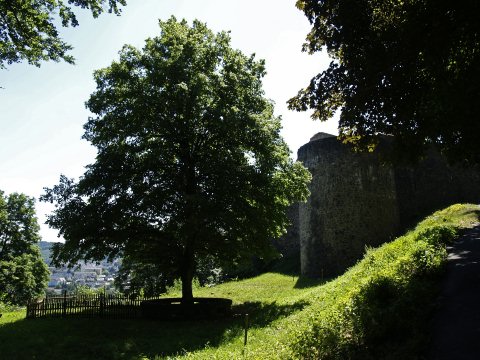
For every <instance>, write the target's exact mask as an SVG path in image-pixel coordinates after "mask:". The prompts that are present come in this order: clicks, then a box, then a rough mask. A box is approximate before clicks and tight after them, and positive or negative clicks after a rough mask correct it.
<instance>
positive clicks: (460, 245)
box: [427, 225, 480, 360]
mask: <svg viewBox="0 0 480 360" xmlns="http://www.w3.org/2000/svg"><path fill="white" fill-rule="evenodd" d="M439 306H440V307H439V309H438V313H437V314H436V315H435V318H434V319H433V330H432V343H431V348H430V352H429V354H428V357H427V358H428V359H429V360H447V359H448V360H477V359H480V225H477V226H476V227H475V228H473V229H471V230H469V231H468V232H467V233H466V234H465V235H463V236H462V237H461V238H460V239H459V240H458V241H457V242H456V243H455V244H454V245H453V246H452V247H450V248H449V256H448V264H447V274H446V277H445V280H444V283H443V290H442V293H441V297H440V299H439Z"/></svg>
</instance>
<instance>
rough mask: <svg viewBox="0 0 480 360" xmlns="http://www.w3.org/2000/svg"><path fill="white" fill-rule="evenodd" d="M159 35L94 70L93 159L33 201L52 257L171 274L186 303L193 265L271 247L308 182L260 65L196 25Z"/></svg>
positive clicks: (171, 23)
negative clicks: (54, 238) (121, 261)
mask: <svg viewBox="0 0 480 360" xmlns="http://www.w3.org/2000/svg"><path fill="white" fill-rule="evenodd" d="M160 27H161V35H160V36H159V37H155V38H151V39H147V40H146V44H145V47H144V48H143V50H138V49H136V48H134V47H132V46H128V45H126V46H124V48H123V49H122V50H121V52H120V59H119V60H118V61H114V62H113V63H112V64H111V65H110V66H109V67H107V68H104V69H101V70H98V71H96V72H95V80H96V82H97V89H96V91H95V92H94V93H93V94H92V95H91V97H90V99H89V100H88V102H87V107H88V109H90V111H91V112H93V113H94V114H96V117H93V118H90V119H89V121H88V122H87V123H86V124H85V126H84V128H85V134H84V138H85V139H87V140H88V141H90V142H91V143H92V144H93V145H94V146H95V147H96V148H97V150H98V154H97V157H96V161H95V163H94V164H92V165H89V166H88V167H87V171H86V173H85V174H84V175H83V177H82V178H81V179H80V180H79V182H78V183H76V182H74V181H73V180H70V179H68V178H66V177H65V176H62V177H61V178H60V183H59V184H58V185H56V186H54V187H53V188H51V189H46V193H45V195H44V196H43V197H42V200H44V201H50V202H52V203H55V204H56V207H57V208H56V210H55V211H54V212H53V213H52V214H51V215H50V217H49V218H48V221H47V223H48V224H49V225H50V226H51V227H53V228H55V229H58V230H59V234H60V235H62V236H63V237H64V238H65V240H66V242H65V245H64V246H57V248H56V249H55V251H54V260H56V261H57V262H75V261H77V260H79V259H83V258H87V259H102V258H103V257H104V256H106V255H107V256H115V255H117V254H120V255H123V256H124V257H125V258H127V259H128V264H129V266H132V265H133V266H134V264H144V265H148V266H150V267H151V268H156V269H162V276H163V277H167V278H170V279H174V278H178V277H180V278H181V280H182V283H183V288H184V293H183V296H184V298H185V299H189V298H191V296H192V294H191V281H192V277H193V275H194V273H195V269H196V265H197V264H198V261H199V259H205V258H207V257H213V258H214V259H215V261H216V262H218V263H222V262H223V263H227V264H231V263H234V262H236V261H239V260H240V259H241V258H244V257H250V256H252V255H257V256H267V255H268V254H269V253H271V252H272V251H273V249H272V246H271V244H270V240H271V239H272V238H273V237H278V236H279V235H281V234H282V233H283V232H284V230H285V227H286V226H287V224H288V219H287V217H286V215H285V210H286V208H287V206H288V205H289V204H291V203H292V202H293V201H297V200H303V199H305V198H306V196H307V195H308V190H307V183H308V181H309V179H310V174H309V173H308V171H307V170H306V169H305V168H304V167H303V166H302V165H301V164H300V163H294V162H293V161H292V160H291V159H290V156H289V153H290V152H289V149H288V147H287V145H286V143H285V142H284V140H283V139H282V138H281V137H280V129H281V124H280V118H277V117H275V116H274V115H273V105H272V103H271V102H270V101H269V100H267V99H266V98H265V97H264V92H263V90H262V83H261V79H262V77H263V76H264V75H265V66H264V62H263V61H257V60H255V58H254V56H253V55H252V56H250V57H247V56H245V55H243V54H242V53H241V52H240V51H238V50H234V49H232V48H231V47H230V37H229V35H228V33H226V32H220V33H218V34H214V33H213V32H212V31H211V30H209V29H208V28H207V27H206V25H205V24H203V23H201V22H199V21H194V22H193V25H192V26H191V27H190V26H189V25H188V24H187V22H186V21H181V22H178V21H177V20H176V19H175V18H173V17H172V18H170V19H169V20H168V21H165V22H163V21H160ZM148 266H147V267H144V268H148ZM142 271H143V270H142V269H139V273H141V272H142ZM189 287H190V288H189Z"/></svg>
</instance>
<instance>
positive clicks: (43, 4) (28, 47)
mask: <svg viewBox="0 0 480 360" xmlns="http://www.w3.org/2000/svg"><path fill="white" fill-rule="evenodd" d="M119 5H126V0H68V1H66V2H65V1H61V0H35V1H34V0H0V68H5V65H6V64H12V63H17V62H20V61H23V60H26V61H27V62H28V63H29V64H32V65H36V66H40V62H41V61H42V60H43V61H48V60H53V61H60V60H64V61H66V62H68V63H73V61H74V59H73V57H72V56H71V55H69V54H68V51H69V50H71V49H72V46H71V45H69V44H67V43H65V42H64V41H63V40H62V39H61V38H60V37H59V34H58V29H57V27H56V25H55V23H56V22H59V21H61V23H62V26H64V27H68V26H72V27H75V26H78V21H77V17H76V15H75V13H74V11H73V10H72V6H76V7H79V8H82V9H89V10H90V11H91V12H92V15H93V17H95V18H96V17H98V16H99V15H100V14H101V13H102V12H104V11H105V10H108V12H110V13H112V12H113V13H115V14H117V15H119V14H120V12H121V9H120V8H119Z"/></svg>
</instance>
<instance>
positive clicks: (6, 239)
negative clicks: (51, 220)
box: [0, 190, 49, 305]
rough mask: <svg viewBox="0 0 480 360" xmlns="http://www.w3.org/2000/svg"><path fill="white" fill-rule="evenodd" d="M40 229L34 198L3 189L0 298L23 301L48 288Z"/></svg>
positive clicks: (0, 224) (13, 302)
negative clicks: (41, 250) (41, 249)
mask: <svg viewBox="0 0 480 360" xmlns="http://www.w3.org/2000/svg"><path fill="white" fill-rule="evenodd" d="M39 229H40V228H39V226H38V223H37V218H36V217H35V205H34V200H33V199H32V198H29V197H28V196H25V195H24V194H17V193H13V194H10V195H8V196H6V195H4V192H3V191H1V190H0V302H7V303H11V304H18V305H22V304H25V303H26V302H27V301H28V300H30V299H32V298H34V297H37V296H40V295H42V294H43V292H44V291H45V288H46V287H47V282H48V277H49V272H48V268H47V266H46V264H45V263H44V261H43V259H42V256H41V254H40V249H39V247H38V244H37V243H38V241H40V236H39V234H38V231H39Z"/></svg>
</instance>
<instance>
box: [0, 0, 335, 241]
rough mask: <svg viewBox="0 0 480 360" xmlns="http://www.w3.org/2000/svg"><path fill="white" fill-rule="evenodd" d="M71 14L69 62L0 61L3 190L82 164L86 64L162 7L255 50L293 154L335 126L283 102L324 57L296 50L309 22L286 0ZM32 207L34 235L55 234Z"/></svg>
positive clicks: (34, 184)
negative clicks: (36, 221) (4, 63)
mask: <svg viewBox="0 0 480 360" xmlns="http://www.w3.org/2000/svg"><path fill="white" fill-rule="evenodd" d="M76 13H77V15H78V20H79V23H80V25H79V26H78V27H76V28H66V29H64V28H61V29H60V34H61V37H62V38H63V39H64V40H65V41H66V42H67V43H69V44H70V45H72V46H73V47H74V49H73V50H72V52H71V54H72V55H73V56H74V57H75V59H76V64H75V65H69V64H66V63H62V62H60V63H55V62H46V63H42V65H41V67H40V68H37V67H35V66H31V65H28V64H26V63H20V64H13V65H10V66H8V67H7V69H4V70H1V69H0V86H1V87H2V88H1V89H0V190H3V191H4V192H6V193H7V194H8V193H12V192H22V193H25V194H27V195H29V196H31V197H34V198H36V199H38V198H39V196H40V195H41V194H43V188H44V187H52V186H53V185H55V184H57V183H58V180H59V176H60V174H64V175H66V176H68V177H71V178H77V179H78V177H79V176H81V175H82V174H83V173H84V170H85V168H84V167H85V166H86V165H87V164H90V163H93V162H94V161H95V155H96V151H95V148H94V147H92V146H90V145H89V143H88V142H87V141H85V140H82V139H81V137H82V134H83V124H84V123H85V122H86V121H87V120H88V117H89V116H91V114H90V113H89V111H88V110H86V109H85V101H86V100H87V99H88V98H89V96H90V94H91V93H92V92H93V91H94V90H95V83H94V81H93V76H92V74H93V71H94V70H96V69H100V68H103V67H106V66H109V65H110V64H111V62H112V61H113V60H116V59H118V51H119V50H120V49H121V47H122V46H123V45H124V44H130V45H133V46H135V47H138V48H142V47H143V44H144V41H145V39H147V38H149V37H154V36H158V35H159V34H160V29H159V27H158V20H159V19H162V20H166V19H168V18H169V17H170V16H172V15H174V16H175V17H176V18H177V19H183V18H184V19H187V20H188V21H189V23H191V21H192V20H193V19H198V20H200V21H202V22H206V23H207V25H208V27H209V28H210V29H212V30H213V31H215V32H218V31H222V30H226V31H228V30H229V31H231V34H230V35H231V39H232V41H231V45H232V47H234V48H236V49H240V50H241V51H242V52H243V53H244V54H248V55H250V54H252V53H255V54H256V57H257V58H258V59H265V61H266V70H267V75H266V76H265V78H264V81H263V84H264V90H265V96H266V97H267V98H269V99H271V100H273V101H274V102H275V113H276V115H281V116H282V125H283V129H282V136H283V137H284V139H285V140H286V142H287V144H288V145H289V147H290V149H291V151H292V157H293V158H296V152H297V150H298V148H299V147H300V146H302V145H303V144H305V143H306V142H308V140H309V139H310V137H312V136H313V135H314V134H315V133H317V132H320V131H322V132H327V133H331V134H337V120H336V119H331V120H329V121H328V122H325V123H322V122H319V121H312V120H311V119H310V113H308V112H301V113H298V112H294V111H290V110H288V109H287V105H286V101H287V100H288V99H290V98H291V97H293V96H295V95H296V93H297V92H298V90H300V89H302V88H304V87H305V86H307V85H308V83H309V81H310V79H311V78H312V77H313V76H314V75H316V74H318V73H319V72H320V71H321V70H323V69H324V68H326V67H327V66H328V64H329V62H330V59H329V58H328V56H327V55H326V54H325V53H317V54H314V55H309V54H307V53H303V52H302V51H301V47H302V44H303V42H304V40H305V37H306V34H307V33H308V31H309V29H310V24H309V23H308V20H307V18H306V17H305V16H304V15H303V13H302V12H300V11H299V10H298V9H296V7H295V0H127V6H126V7H124V8H123V11H122V15H121V16H115V15H113V14H108V13H107V14H103V15H101V16H100V17H99V18H97V19H93V18H92V16H91V15H90V13H89V12H87V11H83V10H76ZM36 210H37V216H38V219H39V224H40V227H41V230H40V235H41V236H42V239H43V240H44V241H58V239H57V232H56V231H55V230H53V229H49V228H48V226H47V225H45V224H44V222H45V220H46V214H48V213H50V212H51V211H52V210H53V207H52V205H50V204H45V203H39V202H38V201H37V203H36Z"/></svg>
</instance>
